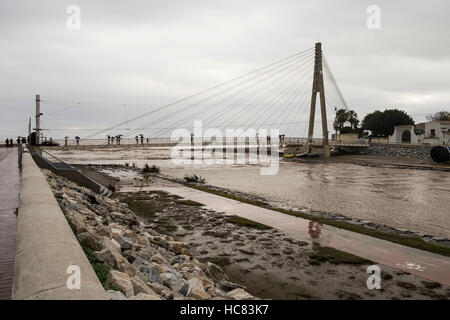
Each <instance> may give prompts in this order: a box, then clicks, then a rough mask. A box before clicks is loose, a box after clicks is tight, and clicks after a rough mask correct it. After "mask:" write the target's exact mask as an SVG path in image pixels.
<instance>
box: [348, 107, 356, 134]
mask: <svg viewBox="0 0 450 320" xmlns="http://www.w3.org/2000/svg"><path fill="white" fill-rule="evenodd" d="M347 121H348V122H350V127H351V128H352V129H353V130H356V128H357V126H358V123H359V120H358V114H357V113H356V112H355V111H353V110H349V111H347Z"/></svg>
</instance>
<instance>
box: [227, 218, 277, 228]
mask: <svg viewBox="0 0 450 320" xmlns="http://www.w3.org/2000/svg"><path fill="white" fill-rule="evenodd" d="M225 221H226V222H228V223H232V224H236V225H238V226H243V227H248V228H253V229H259V230H268V229H272V228H271V227H269V226H266V225H265V224H262V223H258V222H255V221H252V220H248V219H245V218H242V217H238V216H231V217H226V218H225Z"/></svg>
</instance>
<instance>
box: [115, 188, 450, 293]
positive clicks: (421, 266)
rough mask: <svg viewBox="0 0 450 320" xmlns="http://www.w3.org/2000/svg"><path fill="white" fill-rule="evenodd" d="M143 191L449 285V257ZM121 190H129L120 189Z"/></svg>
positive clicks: (250, 209)
mask: <svg viewBox="0 0 450 320" xmlns="http://www.w3.org/2000/svg"><path fill="white" fill-rule="evenodd" d="M138 189H139V190H140V191H143V190H163V191H166V192H169V193H172V194H176V195H179V196H181V197H183V198H186V199H190V200H193V201H197V202H200V203H202V204H204V205H205V206H206V208H208V209H211V210H215V211H218V212H224V213H226V214H230V215H237V216H241V217H244V218H246V219H250V220H253V221H256V222H259V223H263V224H265V225H268V226H271V227H273V228H276V229H278V230H281V231H283V232H285V233H286V234H288V235H289V236H291V237H292V238H294V239H298V240H307V241H314V242H317V243H320V244H321V245H323V246H329V247H333V248H335V249H338V250H341V251H345V252H348V253H351V254H355V255H357V256H360V257H363V258H366V259H369V260H371V261H374V262H375V263H379V264H382V265H387V266H390V267H392V268H395V269H399V270H402V271H404V272H409V273H411V274H414V275H416V276H419V277H422V278H424V279H428V280H433V281H436V282H439V283H442V284H445V285H448V286H450V258H449V257H446V256H441V255H438V254H434V253H430V252H427V251H422V250H418V249H414V248H410V247H406V246H403V245H399V244H396V243H393V242H389V241H385V240H381V239H377V238H372V237H369V236H366V235H363V234H359V233H355V232H351V231H347V230H344V229H339V228H335V227H332V226H326V225H321V224H319V223H315V222H312V221H309V220H307V219H303V218H298V217H294V216H290V215H287V214H283V213H281V212H278V211H273V210H269V209H265V208H261V207H257V206H253V205H250V204H246V203H242V202H239V201H235V200H232V199H228V198H224V197H220V196H217V195H213V194H210V193H206V192H203V191H199V190H195V189H192V188H188V187H182V186H177V187H144V188H142V187H141V188H138ZM121 191H124V192H127V191H132V190H131V189H130V190H126V189H123V190H121Z"/></svg>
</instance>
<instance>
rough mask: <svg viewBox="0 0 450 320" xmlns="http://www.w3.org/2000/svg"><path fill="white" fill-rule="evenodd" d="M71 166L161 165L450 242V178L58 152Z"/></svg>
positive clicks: (137, 153)
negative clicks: (273, 170) (269, 169)
mask: <svg viewBox="0 0 450 320" xmlns="http://www.w3.org/2000/svg"><path fill="white" fill-rule="evenodd" d="M52 154H55V155H56V156H58V157H60V158H62V159H63V160H67V161H68V162H69V163H79V164H81V163H92V164H123V163H125V162H127V163H129V164H131V163H133V162H135V164H136V165H137V166H138V167H142V166H143V165H144V164H145V163H148V164H150V165H152V164H156V165H158V166H160V167H161V170H162V173H164V174H168V175H171V176H174V177H178V178H183V177H184V176H185V175H190V174H194V173H195V174H197V175H200V176H202V177H204V178H206V180H207V183H208V184H211V185H215V186H219V187H224V188H229V189H233V190H237V191H241V192H245V193H249V194H253V195H256V196H261V197H263V198H266V199H268V200H270V201H274V202H277V203H282V204H287V205H289V206H293V207H297V208H308V209H311V210H318V211H325V212H329V213H337V214H342V215H344V216H346V217H350V218H357V219H362V220H368V221H372V222H375V223H381V224H386V225H388V226H392V227H396V228H401V229H408V230H413V231H417V232H421V233H423V234H430V235H433V236H438V237H447V238H449V237H450V173H449V172H442V171H433V170H413V169H397V168H385V167H367V166H360V165H353V164H348V163H326V164H325V163H297V162H283V161H281V162H280V167H279V170H278V173H277V174H275V175H261V174H260V168H259V167H257V166H250V165H214V166H207V165H196V166H192V165H188V166H186V165H185V166H175V165H174V164H173V162H172V161H171V160H170V159H169V157H170V153H169V152H168V151H167V150H163V149H160V150H149V149H147V150H142V149H141V150H134V151H132V150H130V151H127V152H121V151H120V150H115V151H105V150H93V151H69V152H63V151H58V152H56V151H53V152H52Z"/></svg>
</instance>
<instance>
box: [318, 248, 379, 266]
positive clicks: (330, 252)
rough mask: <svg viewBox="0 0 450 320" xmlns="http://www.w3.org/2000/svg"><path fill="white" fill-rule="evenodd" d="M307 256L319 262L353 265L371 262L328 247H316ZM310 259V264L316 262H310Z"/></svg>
mask: <svg viewBox="0 0 450 320" xmlns="http://www.w3.org/2000/svg"><path fill="white" fill-rule="evenodd" d="M309 258H310V259H311V260H312V261H316V262H319V263H321V262H329V263H333V264H341V263H345V264H355V265H360V264H370V263H372V262H371V261H370V260H367V259H364V258H361V257H358V256H355V255H353V254H350V253H347V252H343V251H340V250H336V249H334V248H330V247H318V248H317V249H316V251H315V252H314V253H311V254H310V255H309ZM312 261H310V264H318V263H315V262H313V263H311V262H312Z"/></svg>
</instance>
